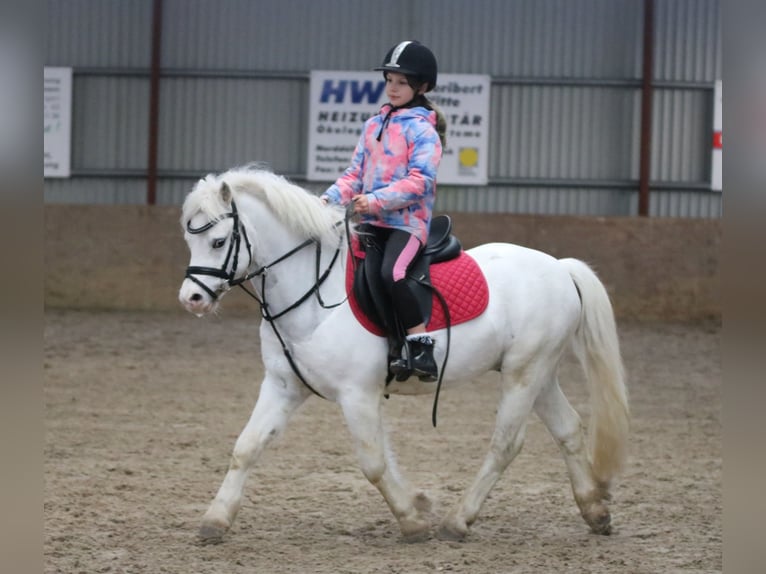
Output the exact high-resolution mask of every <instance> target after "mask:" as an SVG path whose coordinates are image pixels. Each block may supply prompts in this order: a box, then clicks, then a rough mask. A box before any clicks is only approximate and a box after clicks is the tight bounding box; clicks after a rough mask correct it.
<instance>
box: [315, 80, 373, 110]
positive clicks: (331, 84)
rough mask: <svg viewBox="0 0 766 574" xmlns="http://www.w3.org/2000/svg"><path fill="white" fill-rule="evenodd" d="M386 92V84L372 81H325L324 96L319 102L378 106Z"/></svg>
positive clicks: (322, 95)
mask: <svg viewBox="0 0 766 574" xmlns="http://www.w3.org/2000/svg"><path fill="white" fill-rule="evenodd" d="M384 90H385V82H383V81H378V82H373V81H370V80H367V81H364V82H360V81H358V80H325V81H324V82H323V83H322V94H321V96H320V98H319V101H320V102H321V103H323V104H326V103H335V104H342V103H344V102H346V101H347V98H348V101H349V102H351V103H352V104H361V103H368V104H377V103H378V101H379V100H380V96H381V95H382V94H383V92H384Z"/></svg>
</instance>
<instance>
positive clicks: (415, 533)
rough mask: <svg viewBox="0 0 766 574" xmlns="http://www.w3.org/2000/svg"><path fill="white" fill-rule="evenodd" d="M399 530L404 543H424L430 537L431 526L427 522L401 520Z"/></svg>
mask: <svg viewBox="0 0 766 574" xmlns="http://www.w3.org/2000/svg"><path fill="white" fill-rule="evenodd" d="M399 529H400V530H401V533H402V540H404V542H425V541H426V540H428V539H429V538H430V537H431V524H429V522H428V521H427V520H412V519H409V520H402V521H400V522H399Z"/></svg>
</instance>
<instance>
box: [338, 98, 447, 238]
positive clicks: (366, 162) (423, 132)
mask: <svg viewBox="0 0 766 574" xmlns="http://www.w3.org/2000/svg"><path fill="white" fill-rule="evenodd" d="M441 157H442V146H441V141H440V140H439V134H438V133H437V132H436V112H433V111H430V110H427V109H426V108H423V107H414V108H401V109H398V110H394V109H393V108H392V106H391V105H390V104H386V105H384V106H383V107H382V108H381V109H380V112H379V113H378V115H375V116H373V117H371V118H369V119H368V120H367V121H366V122H365V124H364V129H363V131H362V135H361V137H360V138H359V143H358V144H357V146H356V149H355V150H354V155H353V157H352V159H351V165H350V166H349V167H348V169H346V171H345V172H344V173H343V175H342V176H340V178H338V180H337V181H336V182H335V183H334V184H333V185H332V186H330V187H329V188H328V189H327V191H325V192H324V194H323V197H325V198H326V199H327V201H328V202H330V203H339V204H341V205H347V204H348V203H349V202H350V201H351V198H352V197H353V196H355V195H358V194H360V193H366V194H369V197H368V200H369V205H370V213H369V214H364V215H363V216H362V221H363V222H365V223H370V224H372V225H378V226H381V227H391V228H395V229H401V230H403V231H406V232H408V233H410V234H412V235H414V236H415V237H417V238H418V240H419V241H420V242H421V244H422V245H425V243H426V239H427V238H428V230H429V228H430V226H431V213H432V211H433V205H434V199H435V194H436V171H437V169H438V167H439V162H440V161H441Z"/></svg>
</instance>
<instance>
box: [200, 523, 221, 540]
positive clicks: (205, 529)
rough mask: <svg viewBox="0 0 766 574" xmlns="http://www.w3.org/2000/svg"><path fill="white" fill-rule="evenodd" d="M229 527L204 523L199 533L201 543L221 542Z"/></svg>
mask: <svg viewBox="0 0 766 574" xmlns="http://www.w3.org/2000/svg"><path fill="white" fill-rule="evenodd" d="M226 530H227V528H226V527H225V526H221V525H218V524H203V525H202V526H200V528H199V532H198V533H197V540H198V541H199V542H200V544H220V543H221V542H223V535H224V534H226Z"/></svg>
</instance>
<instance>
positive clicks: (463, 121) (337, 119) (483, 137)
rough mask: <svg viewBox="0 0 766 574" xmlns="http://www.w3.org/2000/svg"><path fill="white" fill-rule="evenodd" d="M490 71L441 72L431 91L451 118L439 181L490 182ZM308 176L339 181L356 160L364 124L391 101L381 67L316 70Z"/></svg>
mask: <svg viewBox="0 0 766 574" xmlns="http://www.w3.org/2000/svg"><path fill="white" fill-rule="evenodd" d="M489 93H490V77H489V76H485V75H474V74H440V75H439V85H438V86H437V87H436V88H435V89H434V90H433V91H431V92H429V93H428V94H427V96H428V99H430V100H431V101H432V102H433V103H434V104H436V105H437V106H439V108H441V110H442V112H443V113H444V116H445V118H446V119H447V146H446V148H445V149H444V153H443V156H442V161H441V164H440V166H439V172H438V175H437V183H442V184H463V185H486V183H487V162H488V157H487V155H488V150H487V146H488V141H489ZM309 98H310V102H309V137H308V170H307V174H306V179H308V180H309V181H327V182H332V181H335V180H336V179H337V178H338V177H339V176H340V175H341V174H342V173H343V172H344V171H345V169H346V168H347V167H348V166H349V164H350V163H351V155H352V154H353V152H354V148H355V147H356V144H357V142H358V141H359V136H360V135H361V133H362V125H363V124H364V121H365V120H366V119H367V118H369V117H370V116H372V115H374V114H376V113H377V112H378V110H379V109H380V107H381V106H382V105H383V104H385V103H386V101H387V99H386V93H385V82H384V80H383V76H382V74H381V73H380V72H344V71H312V72H311V86H310V89H309Z"/></svg>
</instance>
